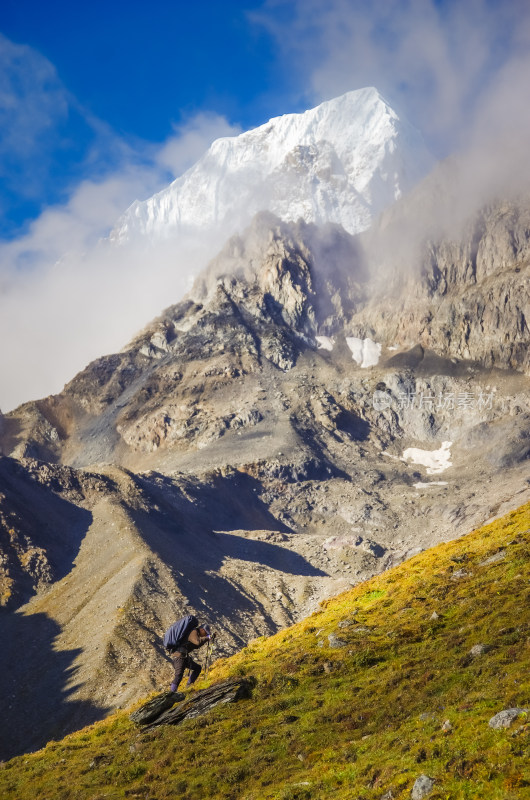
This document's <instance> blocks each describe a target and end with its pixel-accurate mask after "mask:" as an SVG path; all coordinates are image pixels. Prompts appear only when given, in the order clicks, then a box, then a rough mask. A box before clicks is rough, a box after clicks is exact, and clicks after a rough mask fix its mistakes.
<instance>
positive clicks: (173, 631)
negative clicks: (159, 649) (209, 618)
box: [164, 614, 199, 652]
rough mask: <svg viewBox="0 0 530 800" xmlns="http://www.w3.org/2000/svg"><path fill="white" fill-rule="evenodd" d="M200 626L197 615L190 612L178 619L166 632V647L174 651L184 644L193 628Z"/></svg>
mask: <svg viewBox="0 0 530 800" xmlns="http://www.w3.org/2000/svg"><path fill="white" fill-rule="evenodd" d="M198 626H199V622H198V620H197V617H194V616H193V614H188V615H187V616H186V617H181V619H178V620H177V621H176V622H174V623H173V625H172V626H171V627H170V628H168V629H167V631H166V632H165V634H164V647H165V648H166V650H169V651H170V652H172V651H173V650H176V649H177V647H180V646H182V645H183V644H184V642H185V641H186V640H187V638H188V636H189V635H190V633H191V632H192V630H193V629H194V628H197V627H198Z"/></svg>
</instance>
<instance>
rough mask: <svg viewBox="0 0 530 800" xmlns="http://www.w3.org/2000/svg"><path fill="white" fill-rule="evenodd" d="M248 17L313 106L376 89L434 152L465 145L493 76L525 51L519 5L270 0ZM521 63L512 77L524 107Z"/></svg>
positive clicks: (527, 24)
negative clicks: (268, 36)
mask: <svg viewBox="0 0 530 800" xmlns="http://www.w3.org/2000/svg"><path fill="white" fill-rule="evenodd" d="M280 12H283V14H284V15H285V14H287V13H288V14H289V16H290V19H289V23H288V25H289V35H286V30H285V20H283V24H282V23H280V22H279V19H280V18H281V15H280ZM254 19H255V20H256V21H257V22H259V23H260V24H262V25H264V26H265V27H266V28H267V29H268V30H269V31H270V32H271V33H273V34H274V35H275V36H276V39H277V41H278V44H279V46H280V47H282V48H283V49H284V57H285V59H286V61H287V62H288V64H289V65H290V67H291V69H293V68H294V69H297V71H298V73H299V75H300V77H301V76H303V75H305V76H306V79H307V81H308V83H309V86H308V91H310V92H311V93H312V100H315V101H320V100H322V99H325V98H328V97H332V96H335V95H337V94H340V93H342V92H345V91H348V90H350V89H356V88H359V87H361V86H368V85H374V86H377V88H378V89H379V90H380V91H382V92H383V94H385V95H387V96H388V97H389V99H390V100H391V101H392V102H394V103H395V104H397V105H398V106H400V107H401V108H403V109H405V113H406V114H407V116H409V118H410V119H411V121H412V122H414V123H415V124H416V125H418V127H419V128H420V129H421V130H422V131H423V132H424V133H425V134H426V135H427V136H428V138H429V143H430V146H431V147H432V148H434V149H437V150H438V152H439V153H440V154H441V155H445V154H447V153H449V152H451V151H453V150H454V149H455V148H456V147H457V146H460V145H462V144H463V143H464V142H465V138H466V135H467V132H468V130H469V126H470V123H472V121H473V120H474V119H475V118H476V117H477V114H479V113H480V109H481V108H482V105H483V104H484V103H487V102H490V98H489V94H490V92H491V91H492V89H493V87H494V84H495V80H496V77H497V76H498V74H499V72H500V71H501V70H502V69H504V67H505V66H506V65H507V64H509V63H515V62H516V61H517V60H518V59H521V58H522V57H526V56H527V55H528V42H529V36H530V6H529V4H528V3H527V2H526V0H510V2H507V3H496V2H492V1H491V0H466V2H462V1H461V0H449V1H448V2H446V3H443V4H440V3H438V2H435V0H379V2H377V3H372V2H366V0H326V1H325V2H323V0H268V2H267V3H265V5H264V9H263V11H262V12H261V13H260V14H255V15H254ZM521 66H523V65H521ZM524 67H525V69H524V71H519V72H518V73H517V76H516V77H517V86H518V88H519V91H520V101H521V104H523V103H526V104H527V105H528V91H529V87H530V80H529V73H528V69H527V64H526V62H525V64H524Z"/></svg>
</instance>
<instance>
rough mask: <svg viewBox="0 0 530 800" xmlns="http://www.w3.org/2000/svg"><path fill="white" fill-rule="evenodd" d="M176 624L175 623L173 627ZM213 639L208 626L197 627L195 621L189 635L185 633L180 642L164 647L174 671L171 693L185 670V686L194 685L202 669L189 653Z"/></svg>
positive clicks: (213, 635) (175, 688) (176, 687)
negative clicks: (187, 671) (186, 671)
mask: <svg viewBox="0 0 530 800" xmlns="http://www.w3.org/2000/svg"><path fill="white" fill-rule="evenodd" d="M176 624H177V623H175V625H176ZM214 638H215V634H214V633H212V632H211V630H210V626H209V625H200V626H199V625H197V623H196V621H195V626H194V627H192V628H191V631H190V632H189V633H188V631H185V633H184V636H181V637H179V639H180V641H179V640H177V642H176V644H173V645H172V644H169V645H166V646H167V649H168V651H169V654H170V657H171V661H172V662H173V667H174V669H175V676H174V678H173V682H172V684H171V691H172V692H176V691H177V689H178V685H179V683H180V682H181V680H182V676H183V675H184V670H185V669H186V668H187V669H189V671H190V674H189V677H188V682H187V684H186V686H191V684H192V683H195V681H196V680H197V678H198V677H199V675H200V673H201V669H202V667H201V665H200V664H197V662H196V661H194V660H193V659H192V658H191V656H190V652H192V651H193V650H198V649H199V647H202V646H203V645H205V644H206V643H207V642H210V641H212V640H213V639H214Z"/></svg>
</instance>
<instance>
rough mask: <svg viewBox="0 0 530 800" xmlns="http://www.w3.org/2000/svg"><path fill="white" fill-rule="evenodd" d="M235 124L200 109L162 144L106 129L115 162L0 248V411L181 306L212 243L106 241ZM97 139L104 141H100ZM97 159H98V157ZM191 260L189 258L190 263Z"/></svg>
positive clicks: (56, 386) (53, 386)
mask: <svg viewBox="0 0 530 800" xmlns="http://www.w3.org/2000/svg"><path fill="white" fill-rule="evenodd" d="M238 132H239V129H238V128H236V127H234V126H232V125H230V124H229V123H228V122H227V120H226V119H225V118H224V117H220V116H217V115H214V114H204V113H202V114H200V115H198V116H196V117H193V118H191V119H189V120H188V121H187V122H186V123H184V124H182V125H181V126H179V127H178V128H176V129H175V133H174V135H172V136H171V137H170V138H169V139H168V140H167V141H166V142H164V143H162V144H161V145H160V146H155V145H152V144H149V145H145V144H144V145H143V147H141V146H140V144H137V145H136V147H132V146H131V145H127V144H125V143H123V142H121V141H119V140H118V139H116V138H114V139H113V138H112V135H111V132H109V131H104V137H105V140H106V141H107V143H108V145H109V146H110V147H111V148H113V152H114V158H115V160H116V161H117V162H119V163H116V165H115V168H114V169H113V170H110V171H109V170H107V172H106V174H105V175H104V176H103V177H102V178H100V179H99V180H88V179H86V180H83V181H81V182H80V183H79V184H78V185H77V186H76V187H75V188H74V189H73V191H72V192H71V195H70V197H69V199H68V201H67V202H66V203H64V204H63V205H58V206H55V207H51V208H48V209H46V210H45V211H44V212H43V213H42V214H41V215H40V216H39V218H38V219H36V220H35V221H34V222H33V223H32V224H31V226H30V227H29V230H28V231H27V232H26V233H25V234H24V235H22V236H20V237H18V238H17V239H15V240H14V241H11V242H4V243H3V244H0V340H1V341H2V342H3V343H4V346H3V347H2V348H1V350H0V375H1V376H2V381H1V383H0V406H1V407H2V409H3V410H4V411H6V410H8V409H10V408H13V407H14V406H16V405H17V404H19V403H21V402H24V401H26V400H29V399H35V398H37V397H41V396H45V395H47V394H49V393H55V392H57V391H60V389H61V388H62V386H63V384H64V383H65V382H66V381H67V380H69V379H70V378H72V377H73V376H74V374H75V373H76V372H77V371H78V370H79V369H81V368H82V367H84V366H85V365H86V364H87V363H88V362H89V361H90V360H91V359H93V358H96V357H98V356H100V355H102V354H103V353H106V352H112V351H116V350H119V349H121V347H123V345H124V344H125V343H126V342H127V340H128V339H129V338H130V337H131V336H132V335H133V334H134V333H136V332H137V330H138V329H140V328H141V327H143V325H144V324H146V323H147V322H148V321H149V320H150V319H151V318H152V317H153V316H155V315H157V314H158V313H160V311H161V310H162V309H163V308H164V307H166V306H167V305H168V304H170V303H172V302H177V301H178V299H179V298H180V297H181V296H182V294H183V292H184V291H185V290H186V289H187V288H188V287H187V276H188V274H189V271H190V263H193V266H194V268H196V265H197V263H202V261H204V260H205V259H206V258H207V257H209V256H210V255H212V246H210V243H209V242H208V241H202V242H200V243H195V245H194V244H193V243H189V242H188V243H181V244H180V245H179V246H177V245H175V244H173V245H172V246H171V247H169V246H166V247H164V246H160V247H159V248H158V249H157V250H155V251H151V252H150V254H149V257H148V258H146V256H145V254H143V253H142V252H140V251H138V249H137V248H127V247H119V248H118V247H113V246H111V245H110V244H109V243H108V242H107V241H104V240H103V239H104V237H106V236H107V235H108V233H109V230H110V229H111V227H112V226H113V225H114V223H115V222H116V220H117V218H118V217H119V216H120V214H122V213H123V212H124V211H125V209H126V208H127V207H128V206H129V205H130V203H131V202H133V201H134V200H135V199H136V198H140V199H143V198H145V197H147V196H149V195H150V194H152V193H153V192H154V191H156V190H158V189H160V188H162V186H164V185H166V184H167V182H168V179H169V174H170V173H169V172H168V170H171V174H178V173H179V172H181V171H183V170H184V169H186V168H187V167H188V166H189V165H190V163H193V161H194V160H195V159H196V158H197V156H198V155H200V154H201V153H202V152H204V151H205V150H206V149H207V148H208V146H209V145H210V143H211V141H212V140H213V139H215V138H218V137H219V136H226V135H234V134H236V133H238ZM100 141H101V140H100ZM92 157H93V159H94V160H95V161H96V162H97V155H93V156H92ZM191 259H193V261H192V262H191Z"/></svg>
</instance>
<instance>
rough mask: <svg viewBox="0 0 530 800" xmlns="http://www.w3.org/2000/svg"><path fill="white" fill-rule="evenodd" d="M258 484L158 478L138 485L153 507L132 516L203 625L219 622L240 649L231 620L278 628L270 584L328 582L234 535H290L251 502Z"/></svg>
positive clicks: (288, 555)
mask: <svg viewBox="0 0 530 800" xmlns="http://www.w3.org/2000/svg"><path fill="white" fill-rule="evenodd" d="M258 486H259V483H258V481H256V480H255V479H254V478H252V477H251V476H249V475H240V474H238V475H236V476H234V480H233V481H232V482H231V481H230V480H229V479H224V478H220V477H217V478H216V479H215V481H214V483H213V485H212V484H211V483H210V484H199V483H198V482H197V483H195V482H192V481H191V480H188V479H183V480H182V483H180V484H176V483H175V482H172V481H171V480H170V479H167V478H163V477H162V476H156V477H155V478H153V479H152V480H149V481H147V480H145V481H143V487H144V489H145V490H146V491H148V492H149V493H150V494H151V496H152V497H153V499H155V503H153V504H152V505H151V507H150V510H149V511H135V512H134V513H133V519H134V523H135V525H136V527H137V529H138V530H139V531H141V533H142V536H143V537H144V539H145V541H146V542H147V544H148V546H149V547H150V548H151V549H152V550H153V551H154V552H155V553H156V554H157V555H158V556H159V558H160V559H161V560H162V561H163V562H164V563H165V564H166V565H167V566H168V567H169V568H170V569H171V570H172V572H173V574H174V576H175V579H176V582H177V584H178V587H179V590H180V592H181V593H182V595H183V597H185V598H186V599H187V601H188V603H189V605H190V608H192V609H193V610H194V611H195V612H196V613H197V614H198V615H200V616H204V617H205V618H207V619H215V620H217V621H220V620H224V621H225V622H226V627H227V628H228V629H229V630H232V632H233V638H234V643H236V644H237V645H238V646H239V645H241V643H242V642H243V641H244V640H243V638H242V637H241V636H239V635H238V634H237V633H236V632H235V629H236V628H238V626H237V625H234V624H233V623H234V620H235V619H236V618H237V619H239V621H240V623H241V624H242V627H243V630H245V623H246V621H248V620H249V619H250V618H251V617H253V616H255V615H258V616H259V617H260V618H261V620H262V625H263V626H264V632H265V629H266V630H267V631H269V632H270V631H274V630H277V629H278V626H279V624H280V622H279V620H278V619H276V620H275V619H274V618H273V616H272V613H271V611H272V609H271V596H270V595H271V594H272V589H271V584H272V583H276V582H277V583H278V585H279V586H281V581H282V574H284V573H288V574H289V575H293V576H299V577H300V578H301V579H307V578H312V577H313V578H314V577H327V574H326V573H325V572H323V571H322V570H320V569H318V568H316V567H314V566H313V565H312V564H311V563H310V562H309V561H307V560H306V559H305V558H304V557H303V556H300V555H299V554H298V553H295V552H293V551H292V550H290V549H288V548H287V547H282V546H281V545H278V544H276V543H272V542H270V541H261V540H257V539H250V538H247V537H246V536H244V535H242V534H239V535H238V533H237V532H238V531H241V532H245V531H252V530H254V531H259V530H262V531H266V532H268V533H272V535H273V536H274V535H275V534H276V535H278V534H279V535H280V536H281V535H282V533H283V534H285V532H290V533H292V532H291V531H290V529H289V528H287V527H286V526H285V525H283V524H282V523H281V522H279V521H278V520H276V519H275V518H274V517H273V516H272V515H271V514H270V512H269V511H268V509H267V507H266V505H265V504H264V503H263V502H262V501H261V500H260V499H259V498H258V497H257V496H256V494H255V491H256V490H257V487H258ZM220 487H222V489H223V491H221V489H220ZM153 506H154V509H153ZM242 562H243V563H242ZM247 565H248V566H247ZM251 571H252V574H251ZM274 572H277V573H278V574H277V576H275V575H274ZM293 618H294V617H293ZM289 621H291V615H289V616H286V617H285V619H283V618H282V620H281V624H288V623H289ZM239 628H241V625H239ZM252 635H255V634H254V633H253V634H252Z"/></svg>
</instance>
